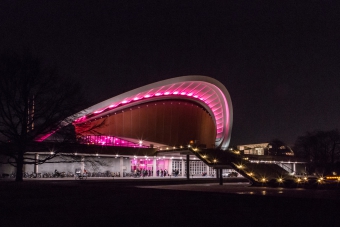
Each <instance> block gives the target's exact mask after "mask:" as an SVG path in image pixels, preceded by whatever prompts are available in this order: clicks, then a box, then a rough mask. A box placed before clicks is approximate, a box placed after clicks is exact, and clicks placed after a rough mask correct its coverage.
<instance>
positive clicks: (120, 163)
mask: <svg viewBox="0 0 340 227" xmlns="http://www.w3.org/2000/svg"><path fill="white" fill-rule="evenodd" d="M123 161H124V158H123V157H122V156H121V157H120V159H119V174H120V177H123V176H124V175H123V174H124V170H123Z"/></svg>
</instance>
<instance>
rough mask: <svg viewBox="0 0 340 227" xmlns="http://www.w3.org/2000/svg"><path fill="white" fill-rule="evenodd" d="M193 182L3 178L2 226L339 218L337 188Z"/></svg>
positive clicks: (331, 221)
mask: <svg viewBox="0 0 340 227" xmlns="http://www.w3.org/2000/svg"><path fill="white" fill-rule="evenodd" d="M191 182H192V183H198V184H199V185H196V186H195V185H184V183H186V182H185V181H178V182H176V181H172V182H168V181H143V182H141V181H26V182H23V183H15V182H9V181H0V195H1V200H0V226H37V227H38V226H136V227H137V226H158V227H162V226H339V224H340V200H339V196H338V195H339V191H334V190H333V192H329V191H326V190H323V191H321V192H322V193H320V190H306V191H301V190H300V191H298V193H294V190H290V191H284V190H283V192H281V191H280V190H279V189H273V190H272V191H271V189H270V190H267V192H265V193H264V191H266V189H265V188H249V187H248V185H246V184H244V183H240V185H237V184H230V185H229V184H225V185H223V186H219V185H217V184H214V183H210V184H209V183H208V184H205V183H206V182H196V181H191ZM203 183H204V184H203ZM169 184H182V186H168V185H169ZM136 186H138V187H136ZM149 186H151V188H149ZM221 187H223V190H222V189H221ZM238 187H239V189H238ZM205 188H206V189H205ZM214 188H215V189H214ZM183 189H184V190H183ZM191 189H192V191H186V190H191ZM239 192H240V193H239ZM242 192H245V193H242ZM270 192H272V193H270ZM275 192H277V193H279V194H280V193H281V196H277V195H278V194H277V195H276V194H275ZM286 192H287V193H286ZM288 192H289V193H288ZM282 194H283V195H282ZM304 194H306V195H309V196H303V195H304ZM322 194H324V195H327V196H324V197H323V196H322ZM299 195H301V196H299ZM314 195H316V196H314ZM320 195H321V196H320ZM333 195H334V199H333V197H332V196H333Z"/></svg>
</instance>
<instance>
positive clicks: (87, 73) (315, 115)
mask: <svg viewBox="0 0 340 227" xmlns="http://www.w3.org/2000/svg"><path fill="white" fill-rule="evenodd" d="M200 2H201V1H191V2H189V1H126V0H124V1H115V0H114V1H113V0H111V1H85V0H79V1H69V0H67V1H61V0H58V1H47V0H44V1H14V0H8V1H5V0H3V1H1V2H0V50H1V51H3V50H6V49H7V50H8V49H9V50H16V51H19V52H20V51H21V50H23V49H24V48H29V49H31V50H32V52H33V53H34V54H36V55H37V56H39V57H41V58H42V59H43V60H44V62H45V63H46V64H47V65H52V66H53V65H55V66H56V67H57V68H58V69H59V71H60V73H63V74H67V75H70V76H72V77H75V78H77V79H78V80H79V81H81V82H82V83H83V85H84V87H85V88H86V90H87V93H88V100H89V105H92V104H95V103H97V102H100V101H103V100H105V99H108V98H111V97H113V96H116V95H118V94H120V93H123V92H125V91H129V90H131V89H134V88H137V87H140V86H143V85H146V84H148V83H152V82H156V81H159V80H163V79H168V78H171V77H178V76H184V75H205V76H210V77H213V78H215V79H217V80H219V81H220V82H222V83H223V84H224V85H225V86H226V88H227V89H228V91H229V93H230V96H231V99H232V102H233V108H234V125H233V131H232V138H231V144H232V145H237V144H247V143H261V142H268V141H270V140H272V139H275V138H278V139H281V140H283V141H284V142H286V143H288V144H293V143H294V142H295V140H296V138H297V137H298V136H301V135H304V134H305V132H307V131H313V130H317V129H320V130H330V129H334V128H339V129H340V121H339V114H340V82H339V80H340V76H339V72H340V13H339V12H340V9H339V7H337V5H336V4H335V2H336V1H306V3H303V2H302V1H281V2H280V1H241V0H235V1H202V2H203V3H200Z"/></svg>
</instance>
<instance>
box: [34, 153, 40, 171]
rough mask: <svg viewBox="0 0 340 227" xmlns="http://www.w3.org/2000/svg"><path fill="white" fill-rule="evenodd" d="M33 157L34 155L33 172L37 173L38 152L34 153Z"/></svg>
mask: <svg viewBox="0 0 340 227" xmlns="http://www.w3.org/2000/svg"><path fill="white" fill-rule="evenodd" d="M34 156H35V157H34V159H35V163H36V164H34V173H38V172H39V168H38V164H37V163H38V160H39V154H38V153H36V154H35V155H34Z"/></svg>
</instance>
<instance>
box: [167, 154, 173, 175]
mask: <svg viewBox="0 0 340 227" xmlns="http://www.w3.org/2000/svg"><path fill="white" fill-rule="evenodd" d="M168 174H170V175H172V158H170V159H169V165H168Z"/></svg>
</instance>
